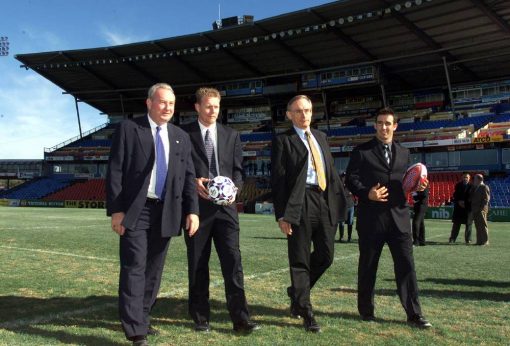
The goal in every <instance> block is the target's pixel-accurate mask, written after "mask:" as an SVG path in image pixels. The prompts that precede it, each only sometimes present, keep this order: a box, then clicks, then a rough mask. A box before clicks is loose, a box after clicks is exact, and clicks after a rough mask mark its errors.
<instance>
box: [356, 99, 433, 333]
mask: <svg viewBox="0 0 510 346" xmlns="http://www.w3.org/2000/svg"><path fill="white" fill-rule="evenodd" d="M374 127H375V130H376V136H375V138H373V139H372V140H370V141H368V142H366V143H363V144H360V145H358V146H357V147H356V148H355V149H354V150H353V152H352V154H351V157H350V160H349V164H348V166H347V186H348V188H349V190H351V192H352V193H353V194H354V195H356V196H357V197H358V215H357V219H356V229H357V231H358V237H359V251H360V257H359V265H358V311H359V313H360V315H361V318H362V320H364V321H373V320H375V316H374V287H375V280H376V274H377V266H378V263H379V257H380V256H381V251H382V248H383V246H384V243H387V244H388V246H389V248H390V251H391V255H392V257H393V262H394V269H395V278H396V281H397V292H398V295H399V297H400V301H401V303H402V305H403V307H404V310H405V311H406V314H407V321H408V323H409V324H410V325H412V326H415V327H419V328H429V327H431V325H430V323H429V322H428V321H427V320H425V319H424V318H423V316H422V312H421V307H420V302H419V300H418V285H417V282H416V281H417V280H416V272H415V269H414V259H413V239H412V235H411V222H410V218H409V209H408V205H407V199H406V196H405V194H404V190H403V188H402V178H403V176H404V173H405V172H406V169H407V166H408V161H409V150H408V149H406V148H405V147H403V146H401V145H399V144H398V143H396V142H395V141H393V132H394V131H395V130H396V129H397V118H396V116H395V113H394V112H393V111H392V110H391V109H389V108H384V109H382V110H381V111H380V112H379V114H378V115H377V116H376V123H375V125H374ZM427 185H428V182H426V183H425V184H422V185H421V186H420V189H419V190H424V189H425V188H426V187H427Z"/></svg>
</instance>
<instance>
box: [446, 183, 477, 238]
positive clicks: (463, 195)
mask: <svg viewBox="0 0 510 346" xmlns="http://www.w3.org/2000/svg"><path fill="white" fill-rule="evenodd" d="M472 189H473V185H472V184H471V183H467V184H464V182H463V181H460V182H458V183H457V184H455V190H454V192H453V198H452V200H453V214H452V223H453V224H452V232H451V234H450V239H449V240H450V242H453V243H455V241H456V240H457V236H458V235H459V231H460V225H461V224H465V225H466V228H465V232H464V241H465V242H466V243H470V242H471V228H472V224H473V220H472V219H470V217H469V213H470V211H471V201H470V195H471V191H472ZM460 203H464V206H461V204H460Z"/></svg>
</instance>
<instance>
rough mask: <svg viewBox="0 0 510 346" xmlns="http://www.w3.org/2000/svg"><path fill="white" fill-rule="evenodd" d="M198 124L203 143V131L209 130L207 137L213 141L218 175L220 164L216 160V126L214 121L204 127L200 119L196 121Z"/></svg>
mask: <svg viewBox="0 0 510 346" xmlns="http://www.w3.org/2000/svg"><path fill="white" fill-rule="evenodd" d="M198 126H200V133H201V134H202V141H203V142H204V145H205V133H206V131H207V130H209V138H210V139H211V141H212V143H213V147H214V157H215V158H216V172H218V175H220V166H219V161H218V131H217V128H216V123H214V124H212V125H211V126H209V127H205V126H204V125H203V124H202V123H201V122H200V121H198ZM206 178H208V177H206Z"/></svg>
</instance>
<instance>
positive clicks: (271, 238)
mask: <svg viewBox="0 0 510 346" xmlns="http://www.w3.org/2000/svg"><path fill="white" fill-rule="evenodd" d="M249 238H253V239H266V240H287V238H284V237H249Z"/></svg>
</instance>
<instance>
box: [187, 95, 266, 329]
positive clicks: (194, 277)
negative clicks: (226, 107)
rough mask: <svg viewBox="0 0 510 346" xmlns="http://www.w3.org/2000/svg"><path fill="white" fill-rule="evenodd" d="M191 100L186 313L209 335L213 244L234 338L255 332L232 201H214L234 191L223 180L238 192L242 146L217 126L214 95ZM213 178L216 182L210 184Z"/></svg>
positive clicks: (230, 132)
mask: <svg viewBox="0 0 510 346" xmlns="http://www.w3.org/2000/svg"><path fill="white" fill-rule="evenodd" d="M195 95H196V103H195V110H196V111H197V113H198V121H196V122H193V123H190V124H186V125H183V126H182V128H183V129H184V130H185V131H186V132H188V133H189V135H190V138H191V143H192V158H193V163H194V165H195V173H196V185H197V192H198V195H199V196H200V198H199V206H200V227H199V230H198V232H197V233H196V234H195V235H194V236H189V235H188V236H186V245H187V251H188V279H189V305H188V308H189V313H190V315H191V317H192V318H193V320H194V322H195V330H196V331H197V332H208V331H209V330H210V326H209V317H210V306H209V257H210V255H211V243H212V241H214V245H215V247H216V251H217V253H218V257H219V260H220V265H221V272H222V273H223V279H224V281H225V291H226V292H225V293H226V297H227V308H228V311H229V313H230V318H231V319H232V322H233V329H234V331H238V332H251V331H253V330H256V329H258V328H259V326H258V325H257V324H256V323H254V322H252V321H251V319H250V313H249V311H248V304H247V302H246V297H245V293H244V282H243V281H244V280H243V267H242V265H241V252H240V250H239V219H238V215H237V210H236V207H235V204H234V201H235V196H234V198H231V196H224V197H225V198H223V199H218V198H217V197H218V196H217V195H218V194H220V193H221V191H220V190H223V191H227V190H228V191H232V189H233V188H232V187H231V186H229V185H228V183H230V181H229V180H228V179H227V178H229V179H230V180H232V181H233V183H234V184H235V185H236V186H237V187H238V188H241V186H242V183H243V175H242V174H243V166H242V161H243V157H242V148H241V140H240V138H239V133H238V132H237V131H235V130H233V129H231V128H229V127H227V126H224V125H222V124H220V123H217V119H218V115H219V114H220V100H221V96H220V93H219V91H218V90H216V89H213V88H200V89H198V90H197V92H196V94H195ZM219 176H221V177H219ZM215 177H216V178H217V179H214V178H215ZM218 177H219V178H218ZM219 180H221V181H219ZM209 182H211V183H212V184H215V185H214V191H215V193H214V196H213V197H214V200H213V198H211V196H210V194H209V191H208V188H207V185H208V183H209ZM218 184H219V185H218ZM225 184H227V185H225ZM233 190H235V188H234V189H233ZM227 194H229V193H227ZM229 197H230V198H229ZM214 202H216V203H214Z"/></svg>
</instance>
